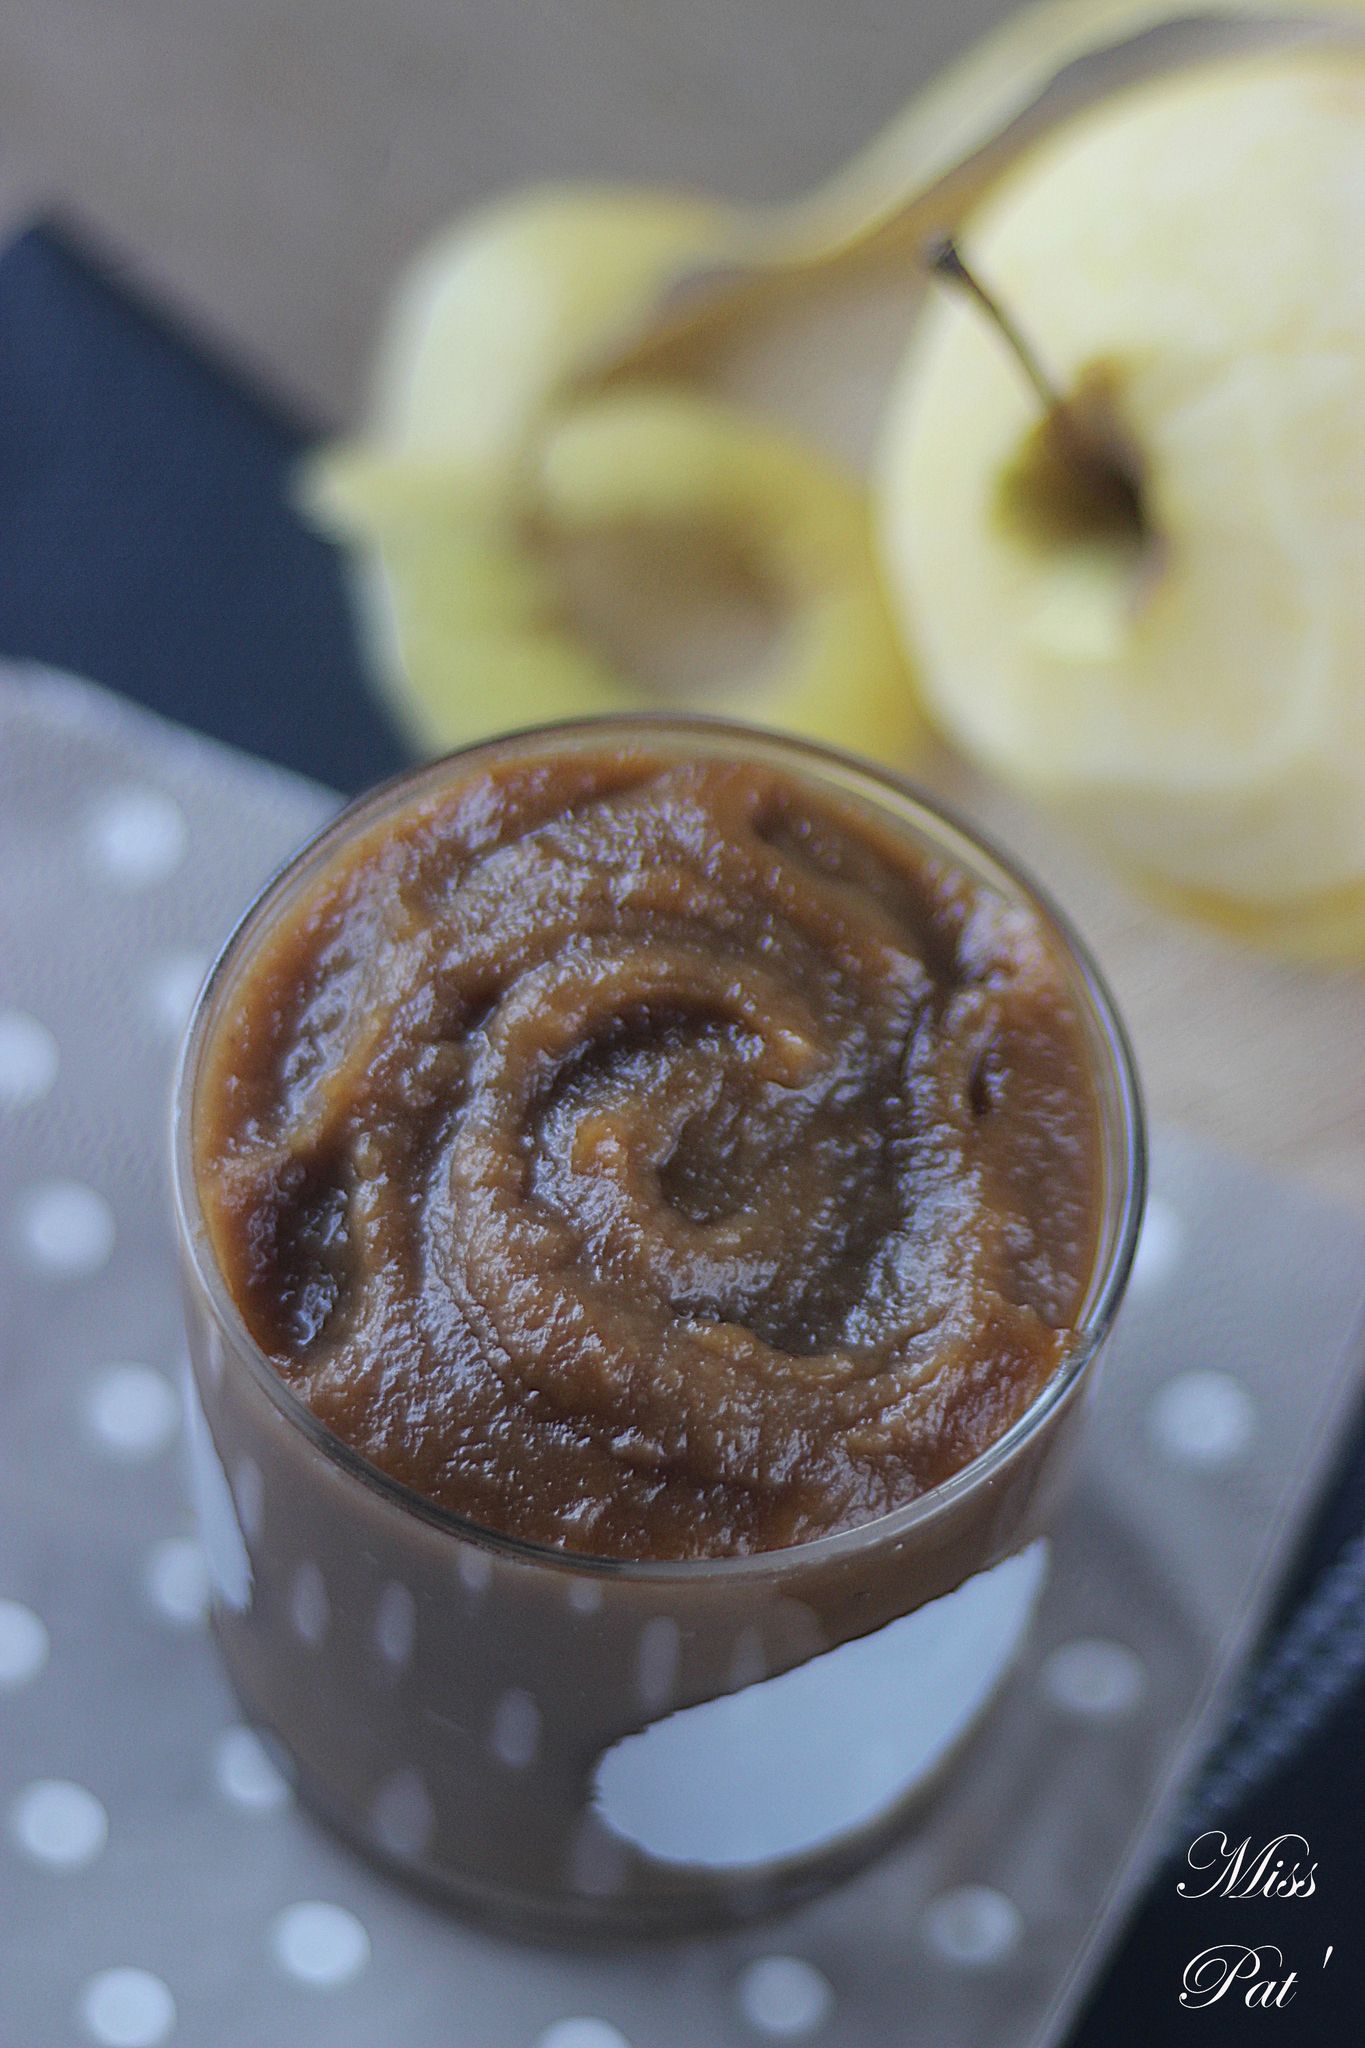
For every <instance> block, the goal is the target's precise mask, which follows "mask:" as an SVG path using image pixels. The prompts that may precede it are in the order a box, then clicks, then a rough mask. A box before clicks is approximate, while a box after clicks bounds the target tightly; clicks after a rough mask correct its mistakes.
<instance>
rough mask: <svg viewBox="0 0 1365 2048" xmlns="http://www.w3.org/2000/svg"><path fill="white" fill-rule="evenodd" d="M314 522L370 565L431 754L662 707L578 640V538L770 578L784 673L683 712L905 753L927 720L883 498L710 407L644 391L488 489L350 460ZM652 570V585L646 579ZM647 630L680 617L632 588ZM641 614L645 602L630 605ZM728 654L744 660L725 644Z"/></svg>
mask: <svg viewBox="0 0 1365 2048" xmlns="http://www.w3.org/2000/svg"><path fill="white" fill-rule="evenodd" d="M309 492H310V508H311V510H312V513H313V516H314V517H315V518H316V519H317V520H318V521H319V522H320V523H321V524H323V525H325V526H326V527H327V528H328V529H329V530H330V531H332V532H333V533H335V534H336V535H337V536H338V537H340V538H343V539H346V540H349V541H350V542H352V544H353V545H355V546H356V548H357V550H358V568H359V576H358V582H357V595H358V599H359V606H360V614H361V619H362V622H363V624H364V626H365V630H366V632H367V635H368V638H369V642H370V647H371V653H372V662H373V667H374V670H375V673H376V674H377V675H378V676H379V677H380V678H381V679H383V680H384V681H385V683H386V685H387V687H388V689H389V690H390V693H391V695H392V697H393V701H394V704H395V708H396V709H397V710H398V712H399V714H400V716H401V717H402V718H403V720H404V722H405V723H406V724H407V726H408V727H409V729H410V730H411V732H412V733H413V736H414V738H415V739H416V740H417V742H418V743H419V744H420V745H422V746H424V747H450V746H457V745H462V744H466V743H468V742H469V741H471V740H474V739H479V738H483V737H485V736H487V735H489V734H493V733H498V732H510V731H514V730H516V729H518V728H521V727H525V726H533V725H539V724H543V723H545V722H547V721H551V720H555V719H563V718H572V717H583V716H593V715H602V714H606V713H613V712H622V711H633V710H641V709H648V708H650V706H651V703H653V705H654V706H655V707H656V708H657V706H658V704H659V702H660V699H659V698H658V697H651V692H650V689H649V687H648V686H647V685H646V684H645V683H644V682H643V681H642V680H641V678H640V677H639V676H638V675H636V674H634V673H632V672H631V670H630V668H629V667H628V666H626V665H624V664H623V663H622V662H621V661H620V659H619V658H613V656H612V654H611V652H610V651H609V650H608V649H607V648H606V647H605V646H602V645H599V644H597V643H596V642H595V641H594V639H593V638H592V636H591V635H590V634H586V633H584V632H583V631H582V630H581V629H579V627H578V626H577V625H576V623H575V621H574V619H573V617H572V615H571V612H570V610H569V607H568V605H567V602H566V590H565V588H564V586H563V584H562V580H561V576H560V572H559V568H558V562H557V557H558V552H559V549H560V548H561V547H562V546H563V545H564V544H571V543H579V544H583V543H586V544H587V545H588V546H589V547H590V546H591V545H592V542H593V539H594V537H595V536H597V535H604V536H607V537H608V538H610V537H612V536H619V535H620V534H621V533H623V532H627V531H628V532H632V533H634V534H635V535H636V536H637V537H638V539H639V541H640V543H641V551H642V552H643V554H644V555H645V558H646V560H648V556H649V551H650V547H651V536H652V535H656V536H658V545H660V546H663V545H670V544H671V545H672V546H673V547H674V548H676V547H677V546H678V543H679V539H680V537H682V541H683V549H684V552H685V551H686V548H687V545H688V543H687V540H686V538H685V537H686V536H689V535H693V536H707V537H708V538H709V540H710V541H712V542H715V543H718V544H719V546H720V548H721V549H722V551H729V552H732V553H733V556H734V557H735V559H736V560H737V561H738V560H742V561H744V562H745V563H747V564H748V565H750V566H751V567H752V568H753V569H754V570H755V571H756V572H757V576H758V579H759V581H760V582H761V584H762V585H763V587H764V588H765V589H766V590H767V591H769V592H770V593H771V594H772V596H773V598H774V600H775V601H776V605H777V608H778V611H779V627H780V631H779V633H778V635H777V641H776V647H775V650H774V653H773V655H772V658H771V659H770V660H769V661H767V662H765V663H763V664H761V665H760V666H759V667H757V669H756V670H755V671H754V672H753V673H744V672H742V671H741V672H740V673H738V674H735V675H733V676H729V675H727V679H726V682H725V684H724V694H723V696H722V695H721V694H720V693H719V692H718V690H717V689H716V688H715V687H714V685H712V684H711V683H710V678H709V675H708V676H707V677H706V678H705V679H704V680H703V682H702V683H701V685H700V687H695V686H694V693H693V694H689V693H688V692H687V691H685V690H680V691H678V692H677V693H676V694H675V695H674V696H673V699H672V701H673V702H674V703H675V705H676V706H677V708H684V709H686V708H692V709H696V710H702V711H715V710H719V709H724V710H725V711H726V712H727V713H729V714H730V715H732V716H740V717H747V718H751V719H753V720H755V721H756V722H758V723H761V724H768V725H772V726H776V727H780V728H782V729H784V730H787V731H791V732H796V733H800V734H802V735H804V736H805V737H807V738H810V739H817V740H823V741H825V742H827V743H830V744H834V745H842V746H852V747H861V748H863V749H864V750H865V751H869V752H878V753H886V754H889V755H890V756H891V757H892V758H899V759H904V758H906V756H907V755H908V754H909V753H910V752H911V751H912V750H913V748H914V747H915V745H916V744H918V742H919V740H920V737H921V727H920V722H919V715H918V711H917V707H916V702H915V699H914V696H913V694H912V692H911V691H910V689H909V687H908V685H907V681H906V674H905V662H904V657H903V655H902V652H901V648H900V644H899V641H898V639H897V637H896V632H895V627H894V625H893V622H892V619H891V613H890V609H889V607H888V604H887V601H886V596H885V592H884V590H883V588H882V584H881V580H880V578H879V576H878V574H877V569H876V557H875V545H874V539H873V534H872V531H871V519H870V511H869V506H868V501H867V494H866V491H865V490H864V489H863V488H862V486H861V485H860V484H859V483H858V482H856V481H855V480H854V479H853V478H851V477H848V476H846V475H845V474H844V473H843V472H842V470H840V469H839V467H838V466H837V465H836V464H834V463H833V462H831V461H829V460H828V459H827V458H826V457H825V456H823V455H822V454H820V453H819V451H818V450H816V449H815V448H813V447H811V446H810V445H808V444H807V443H805V442H803V441H801V440H799V439H797V438H796V437H794V436H792V435H788V434H784V433H782V432H781V431H779V430H778V429H776V428H774V427H772V426H769V425H768V424H766V423H765V422H762V421H760V420H758V419H756V418H755V417H753V416H752V415H750V414H746V413H744V412H742V411H740V410H737V409H736V408H734V407H732V406H728V405H725V404H723V403H721V402H720V401H718V400H714V399H710V398H708V397H706V396H704V395H703V394H700V393H697V392H693V391H688V390H684V389H678V388H670V387H660V388H639V387H632V388H629V389H623V390H621V391H609V392H605V393H602V394H599V395H597V396H595V397H585V398H583V399H581V400H579V401H578V402H577V403H575V404H572V405H570V406H567V407H565V408H564V409H563V410H562V411H561V412H559V413H558V414H556V415H554V416H552V417H550V418H547V419H546V420H544V421H543V422H542V423H541V425H540V430H539V434H538V437H537V439H536V440H535V442H534V443H533V445H532V446H531V447H529V448H528V449H527V451H526V453H525V455H524V457H523V459H522V461H521V462H520V463H519V464H518V465H516V467H515V469H514V470H513V471H511V472H509V473H508V475H507V476H506V477H505V478H504V479H503V480H502V481H501V482H498V483H494V484H491V485H490V486H489V487H487V488H483V489H480V488H478V487H477V486H476V485H474V484H473V483H472V482H471V479H470V478H469V476H468V475H467V474H461V473H460V472H459V471H458V470H456V469H454V468H452V466H451V465H450V463H449V462H448V461H441V460H435V461H433V460H430V459H427V458H419V457H414V456H405V455H402V454H393V453H386V452H384V451H382V450H366V449H363V448H361V449H355V450H350V451H346V450H337V451H333V452H332V453H330V454H329V455H328V456H327V457H326V458H325V459H324V460H323V461H322V462H321V463H319V464H317V465H316V466H315V467H314V469H313V471H312V474H311V478H310V483H309ZM645 574H646V577H647V576H648V570H646V572H645ZM630 595H631V597H632V598H633V599H634V600H635V610H636V612H637V613H638V612H640V611H641V609H643V613H644V618H645V622H646V624H647V627H648V628H649V632H648V635H647V637H649V638H651V639H653V640H654V641H656V642H657V640H658V639H659V637H660V635H661V634H666V633H668V632H669V631H670V629H671V621H670V617H669V614H668V612H667V610H666V608H664V607H657V608H656V607H654V606H652V604H651V600H650V592H649V589H648V588H646V590H645V592H644V599H645V602H644V604H643V607H641V605H640V604H639V602H638V599H639V593H631V594H630ZM621 608H624V606H622V607H621ZM721 659H722V660H723V659H724V650H721Z"/></svg>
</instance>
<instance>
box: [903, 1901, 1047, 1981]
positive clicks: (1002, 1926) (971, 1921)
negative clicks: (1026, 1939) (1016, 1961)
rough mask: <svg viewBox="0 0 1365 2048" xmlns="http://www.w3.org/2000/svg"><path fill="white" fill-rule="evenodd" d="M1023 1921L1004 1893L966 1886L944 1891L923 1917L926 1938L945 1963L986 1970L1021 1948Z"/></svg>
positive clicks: (1016, 1908)
mask: <svg viewBox="0 0 1365 2048" xmlns="http://www.w3.org/2000/svg"><path fill="white" fill-rule="evenodd" d="M1022 1933H1023V1921H1022V1919H1021V1918H1020V1914H1019V1909H1018V1907H1017V1906H1016V1905H1014V1904H1013V1902H1012V1901H1011V1900H1009V1899H1007V1898H1006V1897H1005V1895H1004V1893H1003V1892H997V1891H993V1890H992V1889H991V1887H990V1886H989V1885H984V1884H964V1885H959V1886H958V1887H957V1889H956V1890H955V1891H950V1892H942V1893H940V1895H939V1897H938V1898H936V1899H935V1900H934V1901H933V1903H932V1904H931V1905H930V1907H929V1908H928V1910H927V1912H926V1913H925V1915H924V1937H925V1940H926V1941H927V1942H928V1944H929V1946H930V1948H931V1949H933V1950H935V1951H936V1952H937V1954H939V1955H940V1956H942V1957H943V1959H944V1961H945V1962H949V1963H957V1964H959V1965H960V1966H961V1967H962V1968H963V1969H987V1968H989V1967H990V1966H991V1965H992V1964H993V1963H1000V1962H1003V1961H1004V1959H1005V1957H1006V1956H1008V1955H1010V1954H1011V1953H1012V1951H1013V1950H1014V1949H1016V1948H1017V1947H1018V1945H1019V1940H1020V1937H1021V1935H1022Z"/></svg>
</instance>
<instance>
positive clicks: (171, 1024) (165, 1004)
mask: <svg viewBox="0 0 1365 2048" xmlns="http://www.w3.org/2000/svg"><path fill="white" fill-rule="evenodd" d="M208 965H209V962H208V955H207V954H206V953H164V954H162V956H161V957H160V958H159V959H157V960H154V961H153V962H152V967H151V972H150V973H149V975H148V977H147V1001H148V1005H149V1008H150V1011H151V1016H152V1021H153V1023H154V1024H156V1025H157V1026H158V1027H159V1028H160V1030H161V1031H162V1032H163V1033H164V1034H165V1036H166V1037H167V1038H168V1039H170V1040H171V1041H172V1042H175V1041H178V1040H179V1038H180V1035H181V1033H182V1032H183V1031H184V1029H185V1026H186V1025H187V1024H188V1023H189V1021H190V1012H191V1010H192V1009H193V1008H194V999H195V997H196V996H197V995H198V993H199V987H200V983H201V982H202V981H203V979H204V976H205V974H206V973H207V972H208Z"/></svg>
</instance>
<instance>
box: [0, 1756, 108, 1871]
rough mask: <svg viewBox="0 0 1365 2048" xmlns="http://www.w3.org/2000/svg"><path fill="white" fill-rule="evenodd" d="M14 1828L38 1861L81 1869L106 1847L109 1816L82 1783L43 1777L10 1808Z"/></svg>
mask: <svg viewBox="0 0 1365 2048" xmlns="http://www.w3.org/2000/svg"><path fill="white" fill-rule="evenodd" d="M10 1833H11V1835H12V1836H13V1838H14V1840H15V1841H16V1842H17V1843H18V1845H19V1847H20V1848H21V1849H22V1850H23V1852H24V1854H25V1855H26V1856H29V1857H31V1858H32V1859H33V1861H34V1862H35V1863H46V1864H48V1865H49V1866H50V1867H51V1868H52V1869H54V1870H81V1869H84V1867H85V1865H86V1864H88V1863H93V1862H94V1861H95V1858H96V1857H97V1856H98V1855H99V1854H100V1852H101V1850H102V1849H103V1848H104V1845H105V1842H106V1841H107V1839H108V1835H109V1819H108V1815H107V1814H106V1813H105V1810H104V1808H103V1806H102V1805H101V1804H100V1802H99V1800H98V1799H96V1797H95V1795H94V1793H93V1792H88V1791H87V1790H86V1788H85V1786H84V1785H73V1784H70V1783H69V1782H68V1781H67V1780H66V1779H65V1778H40V1779H39V1780H37V1782H36V1783H34V1784H32V1785H26V1786H25V1787H24V1790H23V1791H22V1792H21V1793H20V1794H19V1796H18V1798H17V1799H16V1800H15V1802H14V1804H13V1806H12V1807H11V1808H10Z"/></svg>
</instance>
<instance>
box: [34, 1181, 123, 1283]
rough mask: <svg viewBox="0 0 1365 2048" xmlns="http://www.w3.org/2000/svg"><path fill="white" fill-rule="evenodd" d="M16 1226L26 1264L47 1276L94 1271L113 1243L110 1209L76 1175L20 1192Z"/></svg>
mask: <svg viewBox="0 0 1365 2048" xmlns="http://www.w3.org/2000/svg"><path fill="white" fill-rule="evenodd" d="M17 1227H18V1234H19V1241H20V1244H21V1246H22V1248H23V1251H24V1253H25V1256H26V1257H27V1259H28V1262H29V1264H30V1265H31V1266H32V1267H33V1268H34V1269H35V1271H37V1272H39V1273H41V1274H43V1275H45V1276H46V1277H47V1278H49V1279H53V1280H82V1279H85V1278H87V1277H88V1276H89V1275H90V1274H91V1273H98V1272H99V1270H100V1268H101V1266H104V1265H107V1264H108V1262H109V1259H110V1256H111V1255H112V1253H113V1249H114V1236H115V1231H114V1212H113V1210H112V1209H111V1208H110V1207H109V1204H108V1202H106V1201H105V1199H104V1196H103V1195H101V1194H97V1193H96V1191H95V1190H94V1188H87V1187H84V1186H83V1185H82V1184H81V1182H79V1181H74V1180H50V1181H44V1182H43V1183H42V1184H41V1185H40V1186H38V1187H36V1188H30V1189H29V1191H28V1192H27V1194H25V1195H22V1196H21V1197H20V1200H19V1208H18V1216H17Z"/></svg>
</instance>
